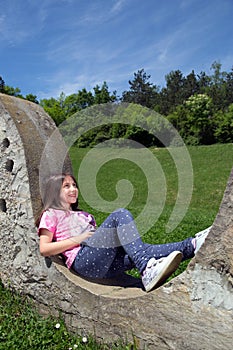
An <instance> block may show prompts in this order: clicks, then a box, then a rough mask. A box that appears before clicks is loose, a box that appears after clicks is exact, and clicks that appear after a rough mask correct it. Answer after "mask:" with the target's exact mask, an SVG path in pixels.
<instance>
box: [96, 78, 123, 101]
mask: <svg viewBox="0 0 233 350" xmlns="http://www.w3.org/2000/svg"><path fill="white" fill-rule="evenodd" d="M93 90H94V104H102V103H108V102H115V101H116V100H117V97H116V91H114V92H113V94H112V95H111V94H110V92H109V91H108V85H107V83H106V81H104V83H103V85H102V87H101V88H100V87H99V85H96V86H95V87H94V88H93Z"/></svg>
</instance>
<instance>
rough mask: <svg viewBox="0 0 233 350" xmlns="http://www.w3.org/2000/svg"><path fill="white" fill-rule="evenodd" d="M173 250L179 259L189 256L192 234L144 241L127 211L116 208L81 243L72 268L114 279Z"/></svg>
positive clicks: (80, 271)
mask: <svg viewBox="0 0 233 350" xmlns="http://www.w3.org/2000/svg"><path fill="white" fill-rule="evenodd" d="M174 250H178V251H180V252H181V253H182V254H183V260H186V259H189V258H192V257H193V256H194V247H193V244H192V237H191V238H187V239H185V240H184V241H181V242H174V243H168V244H156V245H152V244H148V243H144V242H142V240H141V237H140V235H139V233H138V230H137V228H136V225H135V222H134V219H133V217H132V215H131V213H130V212H129V211H128V210H126V209H119V210H117V211H114V212H113V213H112V214H110V215H109V216H108V217H107V219H106V220H105V221H104V222H103V224H102V225H101V226H100V227H99V228H98V229H97V230H96V232H95V233H94V235H93V236H92V237H90V238H88V239H87V240H86V241H85V242H83V243H82V248H81V250H80V251H79V253H78V254H77V256H76V259H75V261H74V263H73V265H72V268H73V269H74V270H75V271H76V272H77V273H78V274H80V275H82V276H84V277H89V278H114V277H115V276H116V275H118V274H120V273H123V272H124V271H127V270H130V269H132V268H134V267H136V268H137V269H138V270H139V272H140V273H141V274H142V272H143V270H144V269H145V267H146V265H147V262H148V261H149V260H150V259H151V258H152V257H154V258H155V259H159V258H162V257H166V256H168V255H169V254H170V253H171V252H173V251H174Z"/></svg>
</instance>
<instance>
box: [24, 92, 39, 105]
mask: <svg viewBox="0 0 233 350" xmlns="http://www.w3.org/2000/svg"><path fill="white" fill-rule="evenodd" d="M25 98H26V100H28V101H31V102H34V103H36V104H38V103H39V102H38V100H37V96H36V95H33V94H28V95H26V97H25Z"/></svg>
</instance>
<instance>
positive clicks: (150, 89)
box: [121, 69, 158, 108]
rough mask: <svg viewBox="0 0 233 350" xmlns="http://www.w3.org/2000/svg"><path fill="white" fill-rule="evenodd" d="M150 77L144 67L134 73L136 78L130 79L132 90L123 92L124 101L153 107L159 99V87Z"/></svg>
mask: <svg viewBox="0 0 233 350" xmlns="http://www.w3.org/2000/svg"><path fill="white" fill-rule="evenodd" d="M150 77H151V76H150V75H147V74H146V73H145V72H144V69H141V70H138V72H137V73H134V79H133V80H132V81H131V80H129V85H130V90H129V91H124V92H123V93H122V98H121V100H122V102H129V103H135V104H139V105H141V106H144V107H148V108H153V107H154V106H155V105H156V104H157V101H158V87H156V85H154V84H152V83H151V82H150V81H149V79H150Z"/></svg>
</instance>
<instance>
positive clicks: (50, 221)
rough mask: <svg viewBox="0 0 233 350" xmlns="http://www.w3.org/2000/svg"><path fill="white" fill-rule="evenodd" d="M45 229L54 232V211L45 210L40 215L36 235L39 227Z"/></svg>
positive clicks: (55, 218) (55, 221)
mask: <svg viewBox="0 0 233 350" xmlns="http://www.w3.org/2000/svg"><path fill="white" fill-rule="evenodd" d="M43 228H44V229H47V230H48V231H50V232H52V233H53V234H55V233H56V228H57V217H56V215H55V213H54V212H53V211H51V210H46V211H45V212H44V213H43V214H42V217H41V220H40V225H39V228H38V235H40V230H41V229H43Z"/></svg>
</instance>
